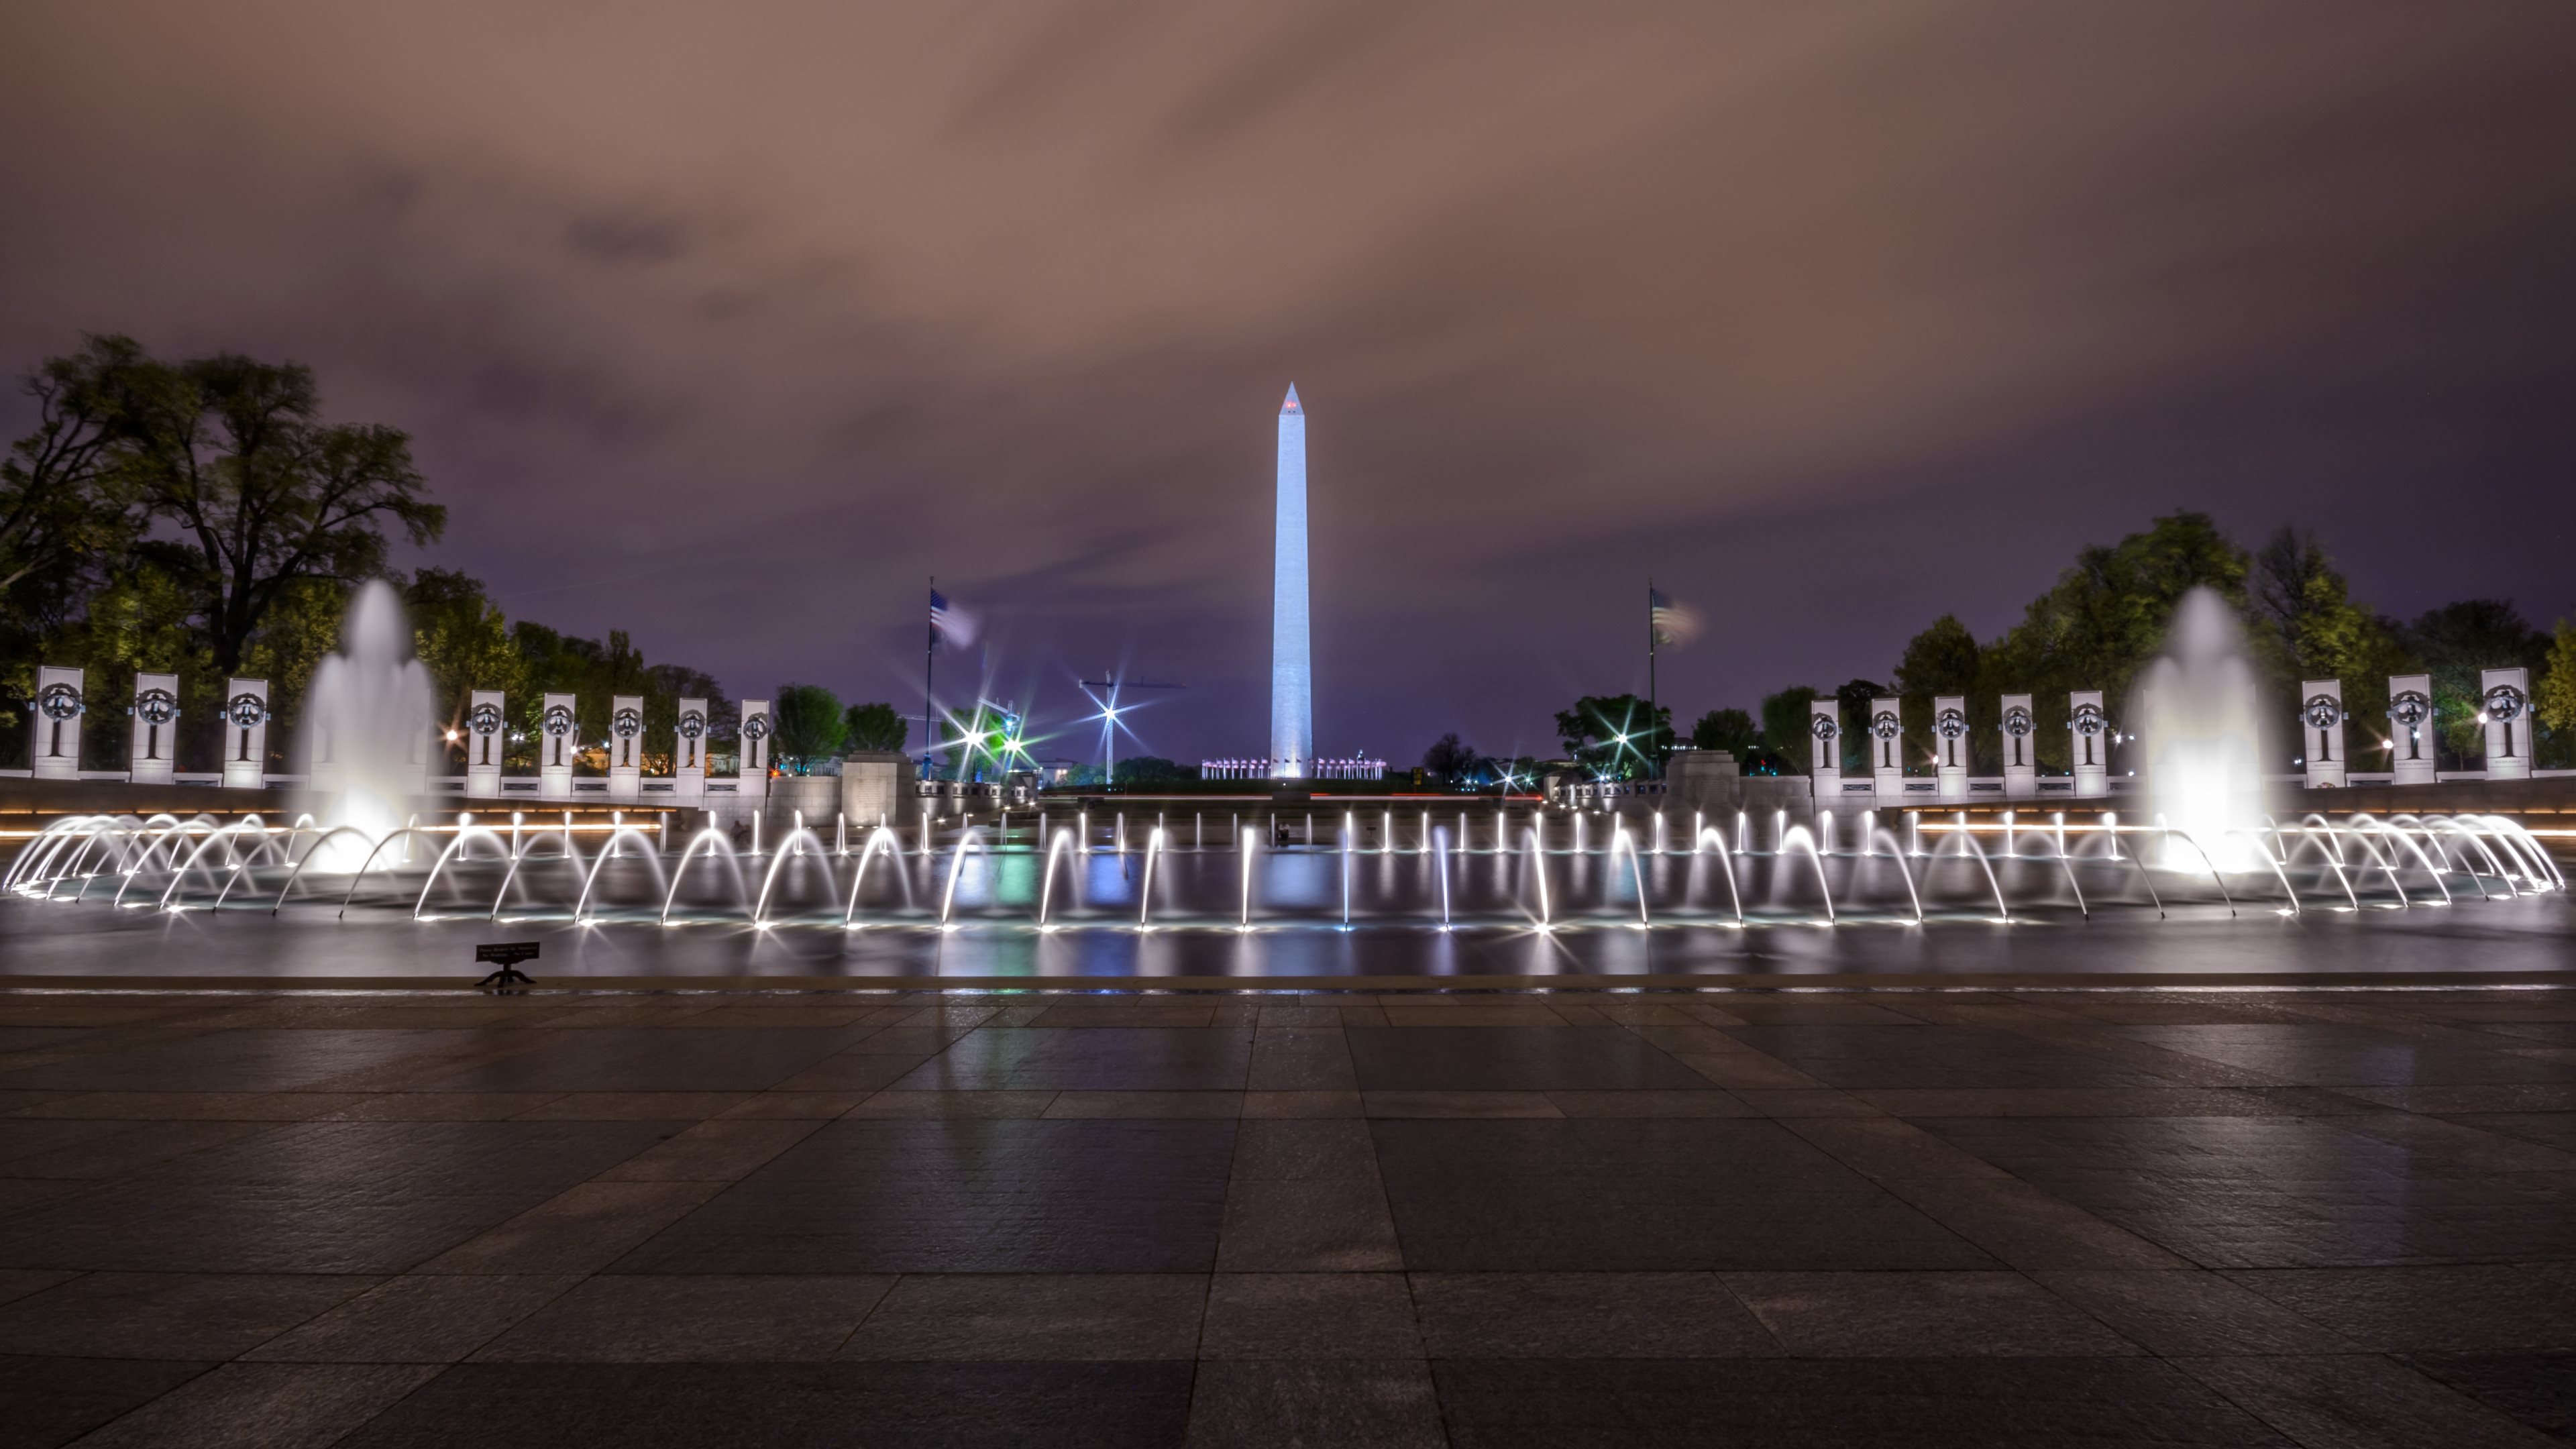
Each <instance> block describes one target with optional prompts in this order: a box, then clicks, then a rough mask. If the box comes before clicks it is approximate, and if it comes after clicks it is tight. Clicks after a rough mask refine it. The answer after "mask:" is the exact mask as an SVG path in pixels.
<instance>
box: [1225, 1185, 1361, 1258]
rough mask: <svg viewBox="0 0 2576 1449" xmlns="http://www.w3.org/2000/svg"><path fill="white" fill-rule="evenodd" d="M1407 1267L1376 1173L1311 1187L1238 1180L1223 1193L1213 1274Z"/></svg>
mask: <svg viewBox="0 0 2576 1449" xmlns="http://www.w3.org/2000/svg"><path fill="white" fill-rule="evenodd" d="M1402 1266H1404V1258H1403V1254H1402V1251H1401V1249H1400V1248H1399V1247H1398V1244H1397V1239H1396V1233H1395V1220H1394V1218H1393V1217H1392V1216H1390V1215H1389V1213H1388V1211H1387V1204H1386V1192H1385V1189H1383V1188H1382V1187H1380V1186H1379V1185H1378V1181H1377V1176H1376V1174H1375V1173H1374V1172H1372V1173H1370V1174H1369V1175H1368V1176H1366V1177H1336V1178H1316V1179H1309V1180H1279V1179H1246V1178H1240V1177H1238V1178H1237V1179H1236V1180H1235V1181H1234V1183H1233V1184H1232V1186H1231V1187H1230V1188H1229V1189H1228V1190H1227V1192H1226V1198H1225V1219H1224V1226H1223V1229H1222V1235H1221V1236H1220V1238H1219V1239H1218V1242H1217V1252H1216V1267H1217V1268H1218V1270H1219V1271H1222V1272H1228V1273H1369V1272H1386V1271H1391V1270H1393V1269H1396V1268H1400V1267H1402Z"/></svg>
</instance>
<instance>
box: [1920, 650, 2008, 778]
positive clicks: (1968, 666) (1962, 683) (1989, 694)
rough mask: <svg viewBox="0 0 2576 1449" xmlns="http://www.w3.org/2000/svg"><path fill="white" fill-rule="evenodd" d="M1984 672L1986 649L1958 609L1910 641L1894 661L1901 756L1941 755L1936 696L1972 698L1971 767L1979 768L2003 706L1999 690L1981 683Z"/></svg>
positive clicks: (1998, 766)
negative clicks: (1901, 729)
mask: <svg viewBox="0 0 2576 1449" xmlns="http://www.w3.org/2000/svg"><path fill="white" fill-rule="evenodd" d="M1985 671H1986V655H1985V651H1984V650H1983V649H1980V648H1978V647H1977V639H1976V636H1975V635H1973V634H1970V633H1969V632H1968V626H1967V625H1965V624H1962V623H1960V622H1959V618H1958V616H1957V615H1955V614H1944V615H1942V616H1941V617H1940V618H1938V619H1935V620H1933V621H1932V627H1931V628H1928V629H1926V630H1924V631H1923V632H1922V633H1920V634H1917V635H1915V636H1914V637H1913V638H1912V639H1910V640H1908V641H1906V645H1905V655H1904V657H1903V658H1902V659H1900V660H1898V661H1897V665H1896V693H1897V696H1898V697H1899V698H1900V699H1902V700H1903V701H1904V710H1903V714H1904V718H1905V749H1904V754H1903V756H1902V758H1904V759H1906V760H1923V759H1930V758H1934V757H1935V756H1936V755H1937V753H1938V750H1937V747H1936V746H1935V745H1934V744H1933V740H1934V738H1935V735H1934V732H1933V720H1932V701H1933V700H1934V699H1935V698H1936V697H1938V696H1941V695H1945V694H1955V695H1958V696H1960V697H1961V698H1963V699H1965V700H1967V702H1968V742H1969V751H1970V760H1969V764H1970V768H1972V769H1974V768H1977V759H1976V757H1977V755H1978V754H1979V753H1980V752H1981V747H1982V751H1983V752H1992V751H1994V744H1993V740H1992V737H1993V735H1994V732H1995V731H1996V729H1998V728H1999V727H2000V724H2001V720H2002V713H2003V705H2002V703H2001V702H2000V700H1999V699H1998V695H1999V693H2000V691H1997V690H1993V689H1987V688H1984V687H1982V686H1983V685H1984V683H1985V679H1984V675H1985ZM1993 763H1994V766H1995V768H1996V769H2001V768H2002V761H2001V759H2000V758H1998V759H1997V760H1995V761H1994V762H1993Z"/></svg>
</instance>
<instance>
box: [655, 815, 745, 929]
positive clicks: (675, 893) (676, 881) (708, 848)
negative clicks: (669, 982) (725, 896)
mask: <svg viewBox="0 0 2576 1449" xmlns="http://www.w3.org/2000/svg"><path fill="white" fill-rule="evenodd" d="M701 850H704V851H705V852H706V853H707V854H708V856H709V857H713V856H714V855H715V853H716V852H717V851H722V852H724V859H725V864H726V865H727V866H728V867H730V868H731V869H732V871H733V898H734V904H735V905H737V906H742V907H745V908H748V907H749V905H750V902H748V901H746V900H744V899H743V895H744V893H745V887H746V884H747V883H746V882H745V881H744V880H743V878H742V864H741V862H739V861H737V860H736V859H735V858H734V853H733V842H732V841H730V840H727V839H725V837H724V832H723V831H721V830H718V829H716V828H715V827H714V826H712V825H710V826H708V827H707V828H706V829H704V830H701V831H699V832H698V838H697V839H695V840H692V841H690V842H689V845H688V848H687V849H686V850H683V851H681V852H680V863H679V864H678V865H677V866H675V867H673V868H672V870H671V889H670V890H669V892H667V893H666V894H664V895H663V897H662V913H661V914H660V915H659V916H656V917H655V918H654V924H655V925H658V926H667V925H669V924H671V903H672V902H673V901H676V900H678V899H679V898H680V887H681V886H683V885H686V884H687V883H688V879H689V862H690V861H692V860H695V859H697V858H698V852H699V851H701Z"/></svg>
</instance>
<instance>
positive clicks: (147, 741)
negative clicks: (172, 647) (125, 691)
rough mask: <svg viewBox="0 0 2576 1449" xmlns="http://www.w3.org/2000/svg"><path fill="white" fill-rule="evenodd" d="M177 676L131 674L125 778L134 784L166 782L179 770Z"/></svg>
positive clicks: (161, 783) (162, 783)
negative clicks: (130, 742) (131, 729)
mask: <svg viewBox="0 0 2576 1449" xmlns="http://www.w3.org/2000/svg"><path fill="white" fill-rule="evenodd" d="M178 726H179V676H177V675H175V674H137V675H135V676H134V746H133V748H132V749H131V750H130V751H129V752H128V753H127V754H126V757H125V760H126V764H125V778H127V779H129V780H131V781H133V782H134V783H136V784H138V785H167V784H169V783H170V782H171V781H172V780H173V779H175V778H177V775H178V770H179V762H178V755H179V728H178Z"/></svg>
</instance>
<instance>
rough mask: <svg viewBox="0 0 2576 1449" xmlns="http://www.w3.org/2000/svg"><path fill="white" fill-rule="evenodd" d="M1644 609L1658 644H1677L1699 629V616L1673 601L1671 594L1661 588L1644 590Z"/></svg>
mask: <svg viewBox="0 0 2576 1449" xmlns="http://www.w3.org/2000/svg"><path fill="white" fill-rule="evenodd" d="M1646 609H1647V612H1648V614H1649V615H1650V617H1651V621H1652V626H1653V628H1654V631H1655V642H1656V643H1657V644H1659V645H1660V644H1679V643H1681V642H1683V641H1684V640H1687V639H1688V638H1690V636H1691V635H1693V634H1695V633H1697V632H1698V631H1699V617H1698V616H1697V615H1695V614H1693V613H1692V612H1691V611H1690V610H1688V609H1685V608H1683V607H1682V606H1681V605H1679V604H1676V603H1674V602H1673V596H1672V595H1670V594H1667V593H1665V592H1664V591H1663V590H1661V589H1657V588H1648V589H1647V590H1646Z"/></svg>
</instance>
